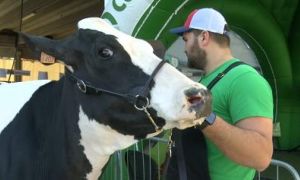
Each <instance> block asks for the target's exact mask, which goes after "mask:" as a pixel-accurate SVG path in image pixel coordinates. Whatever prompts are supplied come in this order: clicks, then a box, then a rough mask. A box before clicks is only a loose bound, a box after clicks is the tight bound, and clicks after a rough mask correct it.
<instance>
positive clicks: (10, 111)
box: [0, 80, 50, 133]
mask: <svg viewBox="0 0 300 180" xmlns="http://www.w3.org/2000/svg"><path fill="white" fill-rule="evenodd" d="M49 82H50V81H49V80H40V81H25V82H18V83H7V84H1V85H0V109H1V111H0V133H1V131H2V130H3V129H4V128H5V127H6V126H7V125H8V124H9V123H10V122H11V121H12V120H13V119H14V117H15V116H16V115H17V113H18V112H19V111H20V109H21V108H22V107H23V106H24V104H25V103H26V102H27V101H28V100H29V99H30V98H31V96H32V94H33V93H34V92H35V91H36V90H37V89H38V88H39V87H40V86H42V85H45V84H46V83H49Z"/></svg>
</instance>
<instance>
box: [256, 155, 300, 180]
mask: <svg viewBox="0 0 300 180" xmlns="http://www.w3.org/2000/svg"><path fill="white" fill-rule="evenodd" d="M270 166H275V168H276V180H280V178H279V168H283V169H285V170H287V171H288V172H289V174H290V175H291V176H292V177H293V179H294V180H300V176H299V173H298V172H297V170H296V169H295V168H294V167H293V166H291V165H290V164H288V163H286V162H284V161H281V160H276V159H272V161H271V165H270ZM262 173H263V172H262ZM261 178H262V177H261V173H258V174H257V179H258V180H261ZM283 180H285V179H283Z"/></svg>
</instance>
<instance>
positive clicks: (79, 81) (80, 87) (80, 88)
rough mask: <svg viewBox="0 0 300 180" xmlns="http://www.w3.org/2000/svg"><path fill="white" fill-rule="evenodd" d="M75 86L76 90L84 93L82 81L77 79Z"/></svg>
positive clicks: (84, 87)
mask: <svg viewBox="0 0 300 180" xmlns="http://www.w3.org/2000/svg"><path fill="white" fill-rule="evenodd" d="M76 84H77V87H78V89H79V90H80V91H81V92H83V93H86V84H85V83H84V81H83V80H80V79H78V80H77V83H76Z"/></svg>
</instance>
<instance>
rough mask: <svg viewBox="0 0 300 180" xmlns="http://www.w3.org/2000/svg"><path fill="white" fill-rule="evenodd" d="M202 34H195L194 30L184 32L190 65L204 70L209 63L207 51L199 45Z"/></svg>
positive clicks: (186, 52)
mask: <svg viewBox="0 0 300 180" xmlns="http://www.w3.org/2000/svg"><path fill="white" fill-rule="evenodd" d="M201 36H202V35H199V36H195V35H194V34H193V33H192V32H187V33H184V35H183V40H184V41H185V54H186V56H187V58H188V66H189V67H190V68H196V69H201V70H204V68H205V67H206V65H207V55H206V52H205V51H204V50H203V49H202V48H201V47H200V46H199V41H198V40H200V39H201Z"/></svg>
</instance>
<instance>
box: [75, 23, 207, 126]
mask: <svg viewBox="0 0 300 180" xmlns="http://www.w3.org/2000/svg"><path fill="white" fill-rule="evenodd" d="M78 27H79V28H82V29H91V30H97V31H100V32H103V33H105V34H111V35H114V36H116V37H117V40H118V42H119V43H120V44H121V45H122V46H123V47H124V49H125V50H126V51H127V53H128V54H129V56H130V57H131V61H132V63H133V64H134V65H136V66H138V67H140V68H141V69H142V70H143V72H145V73H146V74H148V75H151V74H152V72H153V71H154V69H155V68H156V66H157V65H158V64H159V62H160V61H161V59H159V58H158V57H157V56H155V55H154V54H153V48H152V47H151V46H150V45H149V44H148V43H147V42H146V41H143V40H141V39H136V38H133V37H131V36H129V35H127V34H125V33H123V32H121V31H118V30H116V29H115V28H113V27H112V26H111V25H110V24H108V23H107V22H106V21H105V20H103V19H100V18H86V19H83V20H81V21H79V23H78ZM154 81H155V86H154V87H153V88H152V90H151V92H150V93H151V97H152V98H151V102H150V105H151V107H153V108H154V109H155V110H156V111H157V112H158V115H159V116H160V117H162V118H164V119H166V120H167V121H168V122H169V123H168V122H167V125H166V126H165V127H164V128H171V127H179V126H180V128H186V127H184V126H185V125H187V124H186V123H185V122H184V123H182V124H178V123H180V121H179V120H183V121H184V120H192V119H196V112H195V111H189V107H190V104H189V102H188V101H187V99H186V97H185V95H184V90H186V89H188V88H191V87H196V88H198V89H206V87H204V86H203V85H201V84H199V83H195V82H194V81H192V80H191V79H189V78H187V77H186V76H184V75H183V74H182V73H180V72H178V71H177V70H176V69H175V68H174V67H172V66H171V65H169V64H166V65H164V66H163V67H162V68H161V69H160V71H159V72H158V73H157V75H156V76H155V77H154ZM199 95H200V94H199ZM175 121H179V122H175ZM183 121H181V122H183ZM188 124H189V123H188ZM189 126H191V125H189ZM189 126H187V127H189Z"/></svg>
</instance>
